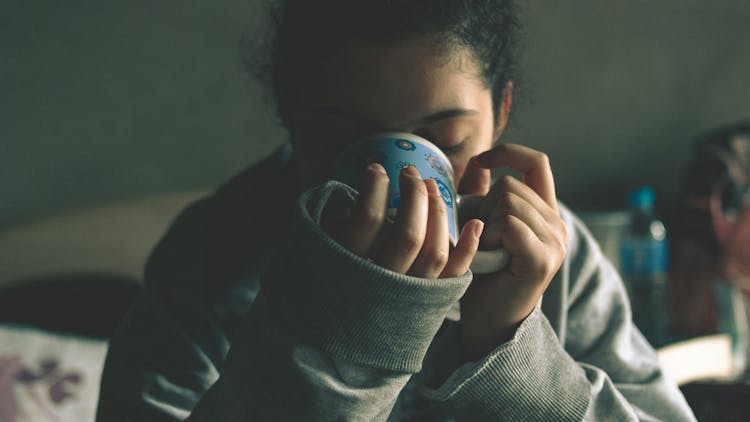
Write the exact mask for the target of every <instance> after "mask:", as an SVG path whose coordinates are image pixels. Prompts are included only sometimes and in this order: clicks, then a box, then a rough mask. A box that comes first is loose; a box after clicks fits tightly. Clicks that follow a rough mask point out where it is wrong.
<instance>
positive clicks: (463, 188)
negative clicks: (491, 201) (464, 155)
mask: <svg viewBox="0 0 750 422" xmlns="http://www.w3.org/2000/svg"><path fill="white" fill-rule="evenodd" d="M491 184H492V176H491V174H490V170H489V169H487V168H482V167H480V166H479V164H477V162H476V160H469V163H468V164H467V165H466V169H465V170H464V173H463V176H462V177H461V184H460V185H459V187H458V192H459V193H461V194H465V195H482V196H484V195H487V192H488V191H489V190H490V186H491Z"/></svg>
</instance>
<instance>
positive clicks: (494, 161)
mask: <svg viewBox="0 0 750 422" xmlns="http://www.w3.org/2000/svg"><path fill="white" fill-rule="evenodd" d="M497 167H510V168H512V169H514V170H517V171H518V172H520V173H521V174H522V175H523V181H520V180H518V179H516V178H514V177H511V176H504V177H502V178H500V179H499V180H498V181H497V182H496V183H495V185H494V186H493V187H492V189H491V190H490V191H489V193H488V194H487V196H486V198H485V201H484V203H483V206H482V207H480V216H481V217H483V219H484V221H485V224H486V228H485V230H484V235H483V236H482V239H481V247H482V249H494V248H499V247H502V248H504V249H505V250H506V251H507V252H508V254H509V255H510V261H509V264H508V266H507V267H506V268H505V269H503V270H501V271H499V272H497V273H493V274H484V275H481V276H476V277H475V279H474V281H473V283H472V285H471V286H470V287H469V290H468V291H467V292H466V294H465V295H464V297H463V299H462V306H461V338H462V343H463V348H464V353H465V357H466V358H468V359H470V360H478V359H480V358H481V357H483V356H485V355H486V354H488V353H489V352H490V351H492V350H494V349H495V348H496V347H497V346H499V345H500V344H502V343H504V342H506V341H508V340H509V339H510V338H512V336H513V334H514V333H515V330H516V328H517V327H518V325H519V324H520V323H521V321H523V320H524V319H525V318H526V317H527V316H528V315H529V314H530V313H531V312H532V311H533V310H534V307H535V306H536V304H537V302H538V301H539V298H540V297H541V296H542V294H543V293H544V291H545V290H546V289H547V286H548V285H549V283H550V281H551V280H552V277H553V276H554V275H555V273H556V272H557V270H558V269H559V268H560V265H561V264H562V261H563V258H564V257H565V244H566V241H567V236H568V234H567V228H566V226H565V223H564V222H563V220H562V218H561V217H560V212H559V209H558V206H557V198H556V196H555V186H554V180H553V177H552V170H551V168H550V165H549V160H548V158H547V156H546V155H545V154H543V153H541V152H539V151H535V150H533V149H531V148H528V147H524V146H521V145H513V144H501V145H498V146H497V147H495V148H493V149H491V150H489V151H487V152H484V153H482V154H480V155H478V156H476V157H474V158H473V159H472V160H471V163H470V165H469V167H468V170H467V171H473V172H474V173H473V174H469V175H467V176H468V177H470V178H471V179H470V180H475V181H478V182H476V183H475V186H479V187H480V189H481V186H482V184H483V183H484V184H485V185H486V180H488V174H489V172H488V170H489V169H492V168H497ZM472 169H473V170H472ZM478 169H480V170H482V172H479V171H477V170H478ZM481 174H485V176H482V175H481Z"/></svg>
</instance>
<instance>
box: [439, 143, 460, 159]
mask: <svg viewBox="0 0 750 422" xmlns="http://www.w3.org/2000/svg"><path fill="white" fill-rule="evenodd" d="M464 144H465V143H464V142H461V143H460V144H456V145H451V146H449V147H440V149H441V150H442V151H443V153H444V154H445V155H448V156H450V155H455V154H458V153H460V152H461V151H463V150H464Z"/></svg>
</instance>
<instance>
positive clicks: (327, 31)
mask: <svg viewBox="0 0 750 422" xmlns="http://www.w3.org/2000/svg"><path fill="white" fill-rule="evenodd" d="M266 6H267V13H268V17H269V19H268V22H267V28H266V33H265V36H264V37H262V42H261V43H260V45H258V44H256V45H254V46H251V48H250V49H249V51H251V52H252V53H251V55H249V56H248V57H247V59H246V63H247V64H248V66H249V68H250V70H251V71H252V73H254V74H255V76H256V77H257V78H258V79H259V80H260V81H261V83H263V84H264V85H265V86H266V87H267V88H268V89H269V92H268V93H267V94H269V100H271V101H272V102H273V103H274V105H275V107H276V111H277V114H278V116H279V118H280V119H281V123H282V124H283V125H284V126H286V127H287V128H289V127H290V123H291V118H292V110H293V107H294V104H295V103H296V99H297V97H298V95H299V93H300V91H301V90H302V89H303V88H304V87H305V86H306V85H307V84H308V83H310V81H312V80H314V78H316V77H317V72H318V71H319V70H320V68H321V64H322V63H323V62H324V61H325V60H327V59H328V58H330V57H331V56H332V55H333V54H335V53H336V51H337V50H338V49H340V48H341V47H342V46H344V45H346V44H347V43H351V42H357V41H367V42H378V43H384V44H392V43H399V42H403V41H406V40H409V39H415V38H427V39H432V40H434V41H435V42H439V43H445V44H446V45H451V43H452V45H456V46H460V47H464V48H468V49H469V50H470V51H471V52H472V53H473V55H474V57H475V59H476V60H477V63H478V64H479V65H480V69H481V75H480V76H481V77H482V80H483V82H484V83H485V84H486V86H487V87H488V88H491V90H492V100H493V104H494V105H495V109H497V105H498V104H499V103H500V101H501V100H502V96H503V90H504V88H505V87H506V85H507V83H508V82H509V81H510V80H511V79H513V77H514V71H515V69H516V57H515V56H516V49H517V38H518V33H519V31H520V24H519V20H520V19H519V8H518V6H517V4H516V2H515V1H514V0H369V1H366V0H357V1H353V0H317V1H316V0H286V1H284V0H267V1H266Z"/></svg>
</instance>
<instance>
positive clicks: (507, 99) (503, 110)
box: [494, 81, 513, 142]
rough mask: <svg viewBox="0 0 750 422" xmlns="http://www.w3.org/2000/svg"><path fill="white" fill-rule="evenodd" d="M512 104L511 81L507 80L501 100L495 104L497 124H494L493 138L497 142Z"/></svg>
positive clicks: (506, 121)
mask: <svg viewBox="0 0 750 422" xmlns="http://www.w3.org/2000/svg"><path fill="white" fill-rule="evenodd" d="M511 106H513V81H508V83H507V84H505V88H503V100H502V101H501V102H500V104H498V106H497V124H496V125H495V132H494V139H495V142H497V140H498V139H500V136H501V135H502V134H503V132H504V131H505V127H506V126H507V125H508V116H509V115H510V109H511Z"/></svg>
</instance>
